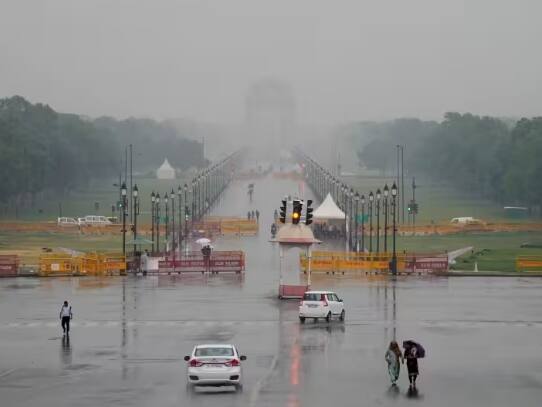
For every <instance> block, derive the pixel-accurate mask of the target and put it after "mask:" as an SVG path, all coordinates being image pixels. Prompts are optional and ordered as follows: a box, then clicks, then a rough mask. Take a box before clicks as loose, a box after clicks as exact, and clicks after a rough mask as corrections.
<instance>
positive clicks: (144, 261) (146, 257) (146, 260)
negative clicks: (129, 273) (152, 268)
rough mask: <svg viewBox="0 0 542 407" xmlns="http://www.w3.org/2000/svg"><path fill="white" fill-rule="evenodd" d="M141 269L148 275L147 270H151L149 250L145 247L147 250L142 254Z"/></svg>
mask: <svg viewBox="0 0 542 407" xmlns="http://www.w3.org/2000/svg"><path fill="white" fill-rule="evenodd" d="M140 263H141V270H142V271H143V275H144V276H146V275H147V271H148V270H149V251H148V250H147V249H145V252H144V253H143V254H142V255H141V262H140Z"/></svg>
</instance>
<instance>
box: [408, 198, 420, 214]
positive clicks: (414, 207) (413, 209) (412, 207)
mask: <svg viewBox="0 0 542 407" xmlns="http://www.w3.org/2000/svg"><path fill="white" fill-rule="evenodd" d="M418 209H419V207H418V203H417V202H415V201H410V202H409V203H408V206H407V210H408V214H409V215H417V214H418Z"/></svg>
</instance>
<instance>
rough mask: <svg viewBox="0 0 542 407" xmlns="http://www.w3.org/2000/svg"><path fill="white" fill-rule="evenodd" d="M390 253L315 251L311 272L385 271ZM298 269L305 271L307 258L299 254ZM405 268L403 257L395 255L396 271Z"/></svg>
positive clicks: (387, 267) (312, 257)
mask: <svg viewBox="0 0 542 407" xmlns="http://www.w3.org/2000/svg"><path fill="white" fill-rule="evenodd" d="M391 259H392V254H391V253H355V252H352V253H348V252H324V251H315V252H313V253H312V254H311V272H317V273H318V272H326V273H327V272H346V271H387V270H389V263H390V261H391ZM299 260H300V269H301V271H302V272H304V273H306V272H307V270H308V258H307V257H306V256H305V254H303V253H301V254H300V259H299ZM404 269H405V258H404V256H402V255H398V256H397V271H403V270H404Z"/></svg>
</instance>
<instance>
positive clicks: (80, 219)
mask: <svg viewBox="0 0 542 407" xmlns="http://www.w3.org/2000/svg"><path fill="white" fill-rule="evenodd" d="M77 224H78V225H79V226H86V224H87V222H85V218H77Z"/></svg>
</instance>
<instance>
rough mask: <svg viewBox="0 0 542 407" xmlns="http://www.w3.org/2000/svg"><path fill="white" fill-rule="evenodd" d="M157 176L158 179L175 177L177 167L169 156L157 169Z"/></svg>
mask: <svg viewBox="0 0 542 407" xmlns="http://www.w3.org/2000/svg"><path fill="white" fill-rule="evenodd" d="M156 178H158V179H175V169H174V168H173V167H172V166H171V164H170V163H169V161H168V160H167V158H166V159H165V160H164V163H163V164H162V165H161V166H160V168H158V169H157V170H156Z"/></svg>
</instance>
